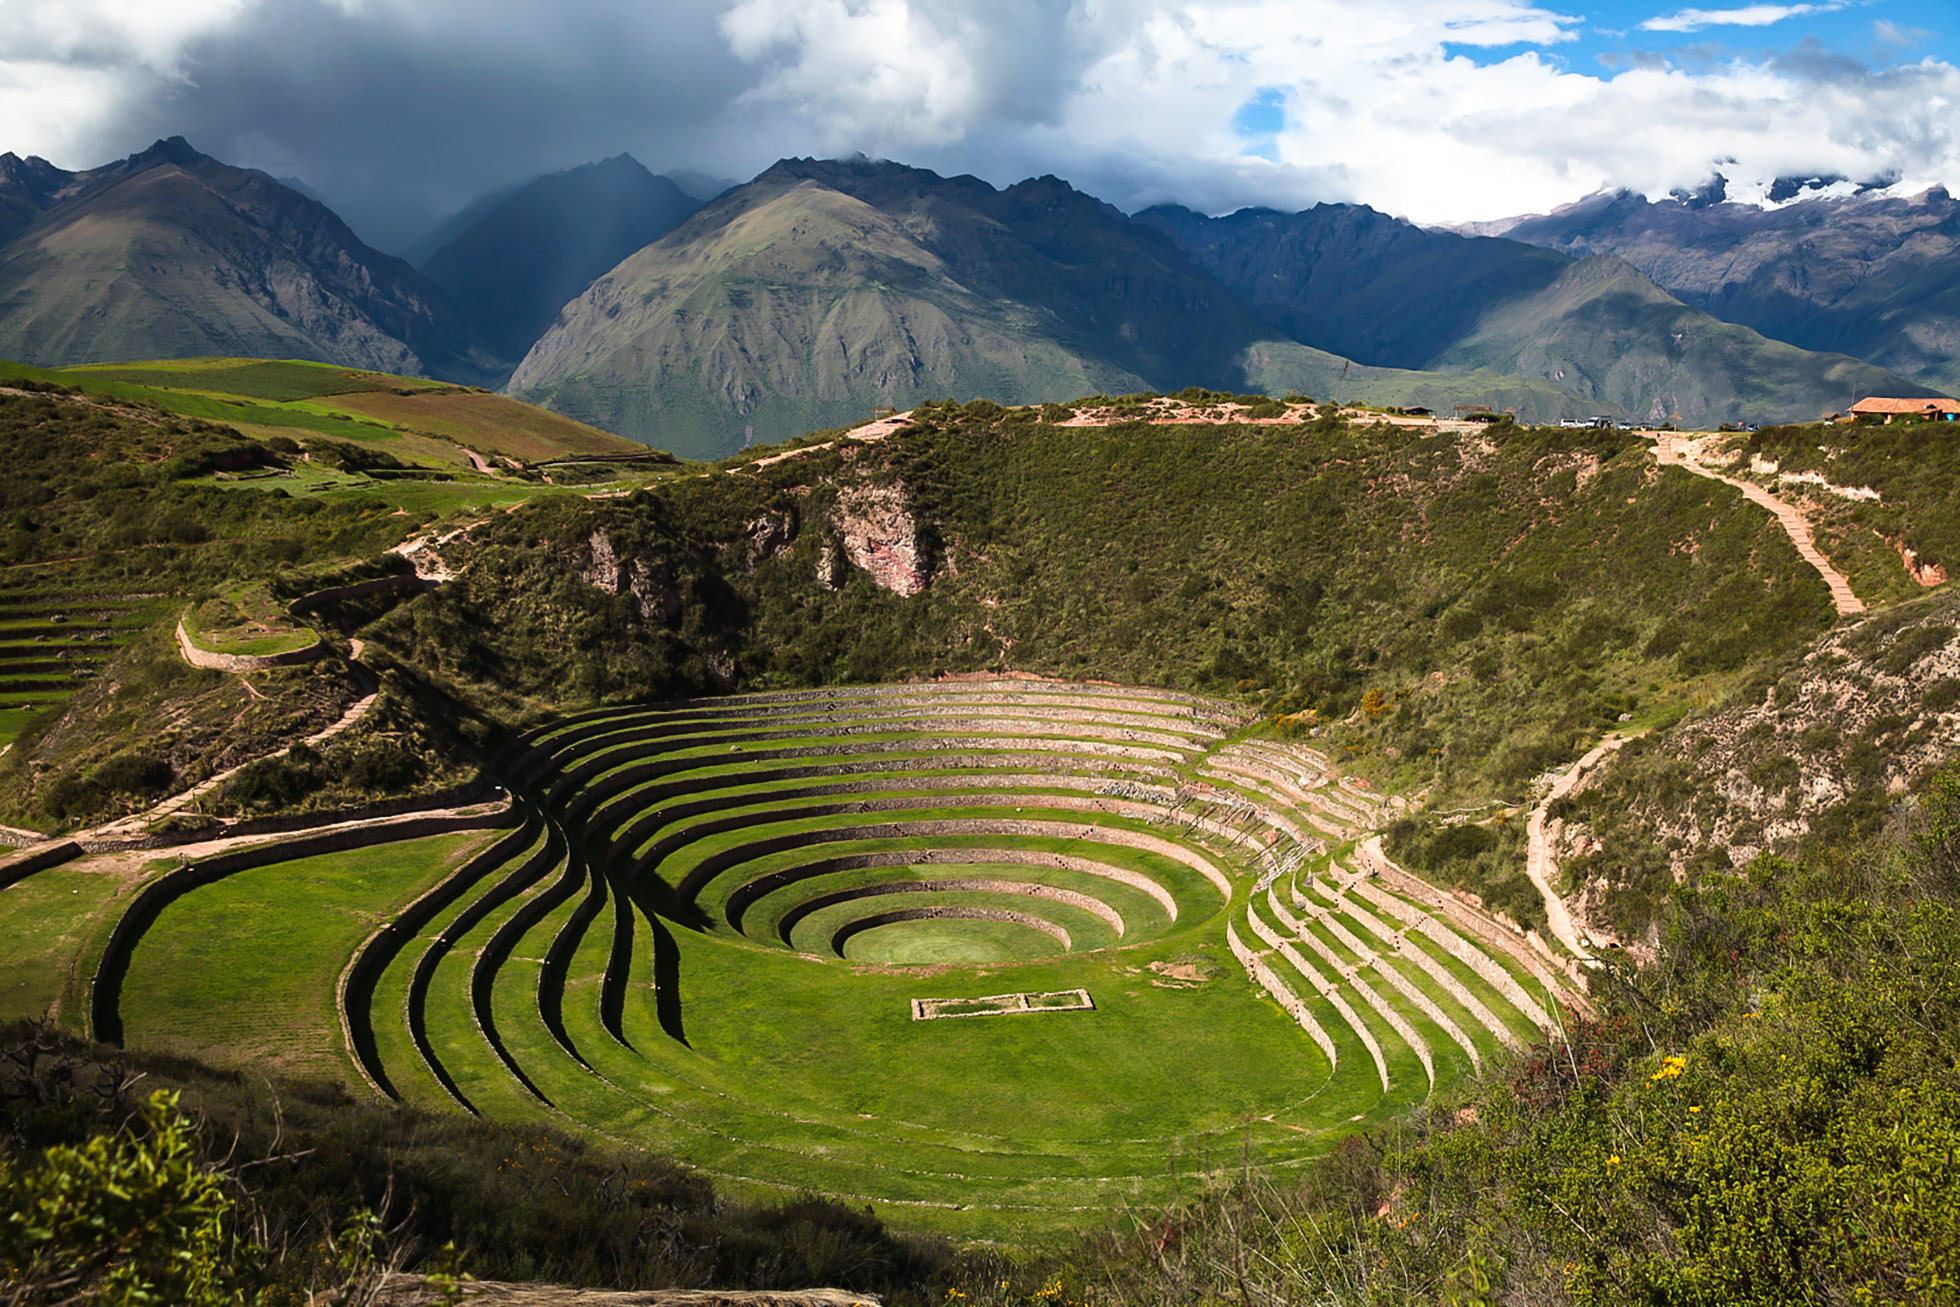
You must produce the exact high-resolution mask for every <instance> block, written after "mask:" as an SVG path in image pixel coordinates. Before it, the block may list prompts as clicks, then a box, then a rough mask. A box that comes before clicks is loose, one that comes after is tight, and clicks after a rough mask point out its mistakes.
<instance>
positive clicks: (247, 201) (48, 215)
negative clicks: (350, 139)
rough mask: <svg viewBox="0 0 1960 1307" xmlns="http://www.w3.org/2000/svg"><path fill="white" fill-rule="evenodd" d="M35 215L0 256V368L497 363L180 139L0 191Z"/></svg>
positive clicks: (458, 373) (247, 181) (20, 175)
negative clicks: (230, 361)
mask: <svg viewBox="0 0 1960 1307" xmlns="http://www.w3.org/2000/svg"><path fill="white" fill-rule="evenodd" d="M0 195H4V196H6V197H10V205H9V207H10V209H12V210H13V211H15V212H19V211H20V210H21V209H22V208H23V207H25V208H31V209H35V210H36V212H35V213H34V216H33V217H32V220H31V222H29V223H27V224H25V225H23V226H21V227H20V228H19V230H18V231H17V232H15V233H14V234H13V235H12V238H11V239H9V240H7V241H6V243H5V244H4V245H0V357H6V358H16V359H20V360H22V361H24V362H27V363H36V364H43V365H51V366H52V365H61V364H70V363H87V362H98V361H103V360H108V359H122V358H157V357H192V358H195V357H205V356H211V355H245V356H253V357H261V358H263V357H272V358H282V357H284V358H307V359H318V360H321V361H323V362H331V363H338V364H341V365H342V366H346V367H358V368H374V369H379V370H382V371H387V372H396V373H422V374H429V375H436V376H442V377H446V378H448V379H450V380H456V381H466V382H473V383H474V382H483V381H488V380H495V379H497V378H498V377H500V376H501V372H500V367H499V364H498V362H497V360H496V359H495V358H494V357H493V356H492V354H491V353H490V352H488V351H487V350H486V349H485V347H484V346H483V345H482V344H481V343H480V342H479V339H478V337H477V336H476V334H475V332H474V331H473V330H472V328H471V326H470V325H469V324H468V323H467V322H466V321H465V320H464V319H463V318H462V316H461V315H460V314H459V312H458V310H457V309H456V308H455V307H454V306H453V305H452V304H451V303H450V302H449V300H448V298H447V296H445V295H444V294H443V293H442V292H441V291H440V290H439V289H437V288H436V287H435V286H434V285H433V284H432V283H431V282H429V281H428V280H427V279H426V278H424V277H423V276H422V275H421V274H420V273H418V272H416V271H415V270H414V269H413V268H410V267H409V266H408V265H407V264H405V263H403V262H401V261H400V260H398V259H393V258H390V257H388V256H386V255H383V254H380V253H377V252H376V251H374V250H371V249H369V248H368V247H367V246H365V245H363V244H362V243H361V242H360V240H359V239H358V238H357V237H356V236H355V235H354V233H353V232H352V231H351V230H349V229H348V227H347V225H346V224H345V223H343V222H341V221H340V219H339V218H337V217H335V216H334V215H333V213H332V212H331V211H329V210H328V209H327V208H326V207H325V206H323V205H321V204H319V203H317V202H316V201H313V200H309V199H307V198H306V197H304V196H303V195H300V194H299V193H298V192H297V191H294V190H292V189H291V188H289V187H286V186H284V185H281V184H280V183H279V182H276V181H274V180H273V179H272V178H270V177H267V176H266V175H265V174H263V173H258V172H253V171H249V170H246V169H241V168H233V167H230V166H228V165H226V164H223V163H219V162H218V161H216V160H214V159H210V158H207V157H205V156H204V155H201V154H199V153H197V151H195V150H193V149H192V148H191V147H190V146H189V145H188V144H187V143H185V142H184V141H183V140H182V139H181V138H172V139H171V140H168V141H159V142H157V143H156V144H155V145H153V146H152V147H150V148H149V149H148V150H145V151H143V152H142V153H140V154H135V155H131V156H130V157H129V158H127V159H125V160H123V161H121V162H120V163H117V164H112V165H109V166H107V167H104V168H99V169H96V170H94V171H92V172H88V173H78V174H63V173H60V170H52V171H50V169H49V168H48V167H47V166H46V165H44V164H41V162H40V161H37V160H29V161H27V163H26V164H21V165H18V166H10V168H9V169H8V172H7V175H6V177H5V178H4V179H0Z"/></svg>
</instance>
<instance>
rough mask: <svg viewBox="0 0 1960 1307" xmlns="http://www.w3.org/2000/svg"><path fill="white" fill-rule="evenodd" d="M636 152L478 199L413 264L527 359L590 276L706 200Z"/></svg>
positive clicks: (491, 335) (506, 347)
mask: <svg viewBox="0 0 1960 1307" xmlns="http://www.w3.org/2000/svg"><path fill="white" fill-rule="evenodd" d="M700 207H701V205H700V203H699V201H696V200H694V199H692V198H690V197H689V196H688V195H686V194H684V193H683V192H682V191H681V189H680V188H679V187H677V186H675V185H674V183H673V182H671V181H669V180H668V179H667V178H665V177H656V176H654V175H653V174H652V173H650V172H648V171H647V170H646V169H645V168H644V167H642V166H641V165H640V163H639V161H638V160H636V159H634V158H633V157H632V156H631V155H625V154H621V155H615V156H614V157H613V158H610V159H606V160H603V161H601V162H599V163H589V164H586V165H584V166H583V167H579V168H573V169H570V170H569V171H566V172H560V173H553V174H551V175H550V176H546V177H539V178H536V179H534V180H532V181H530V182H527V183H525V184H524V185H522V186H519V187H517V188H515V189H513V190H510V191H507V192H502V193H500V194H498V195H496V196H494V197H491V198H490V199H488V200H487V201H485V202H483V203H481V204H478V205H473V206H471V208H470V209H469V210H468V211H467V212H466V213H465V214H463V215H459V220H458V221H457V222H456V223H454V224H452V226H451V227H450V228H449V229H448V230H446V231H445V233H444V235H445V236H446V239H444V240H442V241H441V242H440V243H439V244H438V245H437V246H436V248H435V249H434V250H433V251H431V252H430V253H429V254H428V255H427V257H425V258H422V259H418V260H417V266H419V267H420V268H421V269H422V271H423V272H424V273H426V274H428V277H429V279H430V280H431V281H433V282H435V283H436V284H437V285H438V286H441V287H442V288H443V289H444V290H446V291H447V292H449V296H450V299H451V300H453V301H454V302H455V304H456V305H457V307H458V308H460V309H461V310H462V311H463V313H465V314H466V315H468V316H469V318H470V319H471V321H472V322H474V323H475V325H476V326H477V328H478V329H479V330H480V331H482V332H483V333H484V334H485V336H486V337H487V339H488V340H489V341H490V342H491V344H492V347H493V348H494V349H495V350H496V352H497V353H498V354H500V355H502V356H504V357H507V358H512V359H518V358H522V357H523V356H524V354H525V351H527V350H529V349H530V348H531V346H532V345H533V344H534V343H535V342H536V341H537V338H538V337H539V336H541V335H543V334H544V330H545V328H546V327H548V326H550V325H551V322H552V319H554V318H556V317H557V316H558V311H559V309H561V308H563V307H564V306H565V305H566V304H569V303H570V302H571V301H572V300H574V299H576V298H578V296H579V294H580V293H581V292H583V291H584V290H585V288H586V287H587V286H589V285H591V284H592V281H593V279H594V278H596V277H598V276H599V275H600V274H601V273H603V272H605V271H606V270H607V269H609V268H611V267H612V266H613V265H614V264H616V263H618V262H619V261H620V260H621V259H624V258H625V257H626V256H627V255H629V254H632V253H633V252H634V251H636V250H638V249H640V248H641V247H642V246H645V245H650V244H652V243H653V242H654V241H656V240H658V239H659V238H660V237H662V236H664V235H666V234H667V233H668V232H670V231H672V230H673V229H674V228H675V227H677V226H679V225H680V224H681V222H682V221H683V220H685V219H686V218H687V217H688V215H689V214H691V213H693V212H694V211H695V210H696V209H698V208H700Z"/></svg>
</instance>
